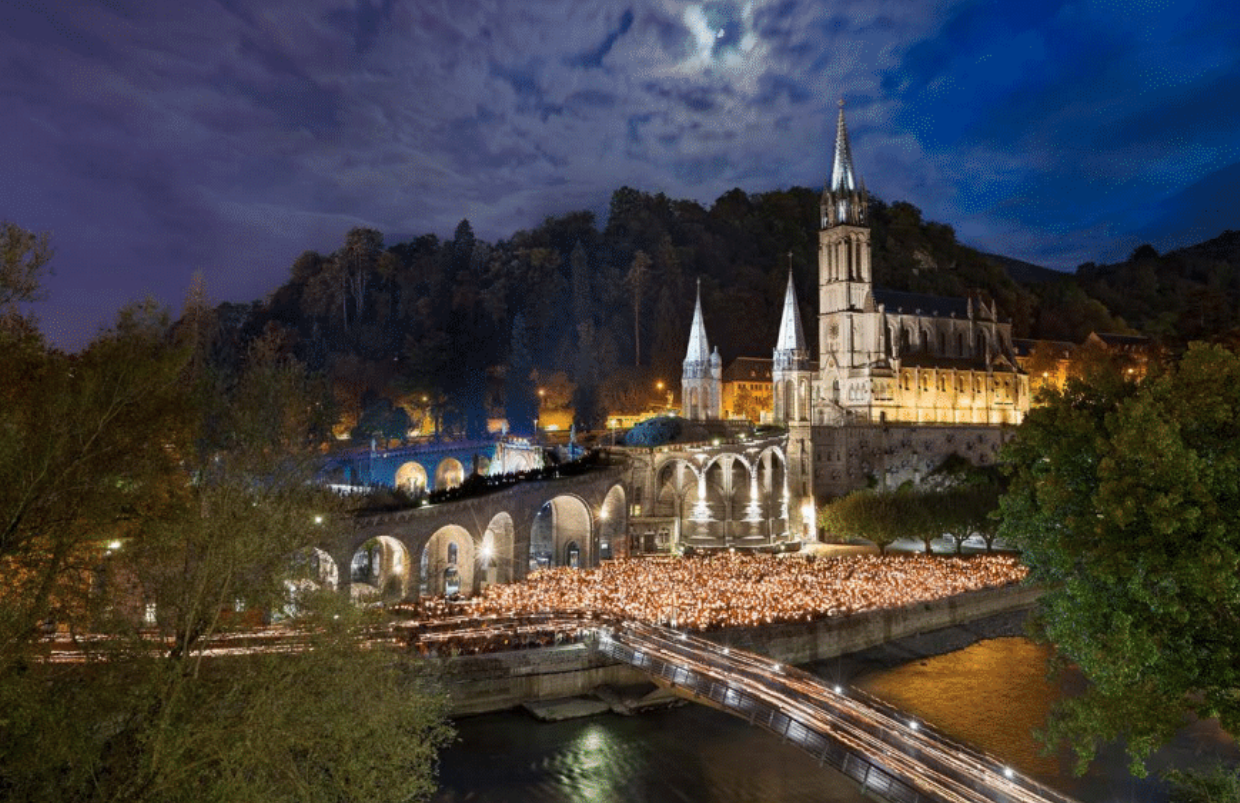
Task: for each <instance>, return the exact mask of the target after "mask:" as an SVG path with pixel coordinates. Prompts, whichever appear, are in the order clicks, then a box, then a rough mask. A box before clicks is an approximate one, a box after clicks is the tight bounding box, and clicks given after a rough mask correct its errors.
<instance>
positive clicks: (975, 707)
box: [434, 637, 1240, 803]
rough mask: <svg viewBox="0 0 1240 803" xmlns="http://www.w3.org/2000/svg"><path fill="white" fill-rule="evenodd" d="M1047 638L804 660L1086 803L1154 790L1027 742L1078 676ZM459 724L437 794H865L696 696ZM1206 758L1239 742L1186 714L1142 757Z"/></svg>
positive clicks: (1232, 757) (521, 800)
mask: <svg viewBox="0 0 1240 803" xmlns="http://www.w3.org/2000/svg"><path fill="white" fill-rule="evenodd" d="M1045 650H1046V648H1045V647H1042V646H1039V645H1037V644H1034V643H1033V642H1031V641H1029V640H1027V639H1024V638H1020V637H1007V638H995V639H988V640H985V641H980V642H978V643H976V644H973V645H971V646H968V647H965V648H964V649H959V650H955V651H953V652H948V653H945V654H943V655H937V656H933V657H926V658H914V659H912V660H906V661H903V662H901V663H898V664H895V665H885V666H884V665H881V664H882V663H883V662H882V661H879V662H878V664H879V665H877V666H875V665H874V662H870V663H867V662H865V661H860V662H858V661H856V660H850V659H843V660H841V661H834V662H824V663H823V664H821V665H817V666H813V667H810V669H811V671H814V672H816V673H817V674H819V675H821V676H823V677H825V678H827V679H829V680H832V681H836V680H844V681H847V682H848V683H850V684H852V685H855V686H859V687H861V688H863V689H865V690H866V691H868V692H870V693H871V694H874V695H876V696H878V697H881V698H883V699H885V700H887V701H889V702H891V703H893V704H895V705H897V706H899V707H901V708H903V709H904V710H906V711H908V712H909V713H910V714H913V715H914V716H917V717H919V718H921V719H923V720H924V721H926V722H929V723H932V724H934V725H936V726H937V727H938V728H939V729H940V730H943V731H945V732H946V733H947V734H948V735H950V736H953V737H955V738H957V739H960V740H963V741H967V742H970V743H972V744H974V745H978V746H980V747H982V748H983V749H985V750H987V751H988V752H990V753H993V754H995V755H997V756H999V757H1001V758H1003V759H1004V760H1006V761H1008V762H1011V763H1012V764H1013V765H1014V766H1015V767H1017V768H1019V769H1021V770H1023V771H1025V772H1027V773H1029V774H1031V775H1033V776H1035V777H1037V778H1038V779H1040V780H1042V781H1043V782H1045V783H1047V784H1048V785H1049V786H1053V787H1055V788H1057V789H1059V790H1061V791H1063V792H1066V793H1068V794H1069V795H1072V796H1073V797H1075V798H1077V799H1078V800H1081V801H1083V802H1084V803H1111V801H1154V802H1155V803H1159V802H1161V801H1165V800H1166V790H1165V788H1164V787H1163V785H1162V784H1161V782H1159V781H1158V780H1157V778H1156V777H1154V776H1155V775H1156V772H1153V773H1151V777H1149V778H1146V779H1142V780H1137V779H1133V778H1131V777H1130V776H1129V775H1128V772H1127V763H1126V760H1125V758H1124V755H1123V751H1122V750H1121V749H1119V748H1118V747H1115V746H1112V747H1111V748H1109V749H1106V750H1104V751H1103V753H1102V756H1101V758H1100V760H1099V761H1097V762H1095V764H1094V766H1093V767H1091V769H1090V771H1089V773H1087V774H1086V776H1085V777H1083V778H1077V777H1073V776H1072V774H1071V761H1070V759H1069V757H1068V756H1067V755H1064V756H1059V757H1049V758H1048V757H1045V756H1042V755H1040V754H1039V752H1038V746H1037V743H1036V741H1035V740H1034V737H1033V735H1032V730H1033V729H1034V728H1036V727H1039V726H1040V724H1041V723H1042V721H1043V720H1044V718H1045V716H1046V712H1047V711H1048V710H1049V708H1050V706H1051V704H1052V703H1053V702H1054V701H1055V700H1056V699H1058V698H1059V697H1060V696H1061V695H1063V694H1065V693H1069V692H1070V691H1071V687H1072V686H1073V685H1079V682H1080V681H1079V679H1072V678H1069V679H1067V681H1066V684H1067V686H1068V688H1060V687H1059V686H1056V685H1052V684H1050V683H1048V682H1047V681H1046V679H1045V670H1044V664H1045V658H1046V651H1045ZM889 663H890V662H889V661H888V664H889ZM457 730H458V733H459V739H458V741H457V743H456V744H454V745H453V746H451V747H450V748H448V749H447V750H445V751H444V753H443V756H442V760H441V767H440V783H441V789H440V792H439V793H438V794H437V795H436V797H435V798H434V800H435V801H436V803H463V801H470V802H471V803H501V802H502V803H559V802H560V801H564V803H569V802H570V801H572V802H573V803H576V802H577V801H588V802H589V803H611V801H616V802H617V803H618V802H619V801H647V802H648V803H664V801H666V802H667V803H672V802H673V801H675V802H676V803H684V802H685V801H695V802H696V801H701V802H702V803H741V802H742V801H745V802H746V803H748V802H749V801H764V802H765V803H794V801H795V802H796V803H801V802H802V801H804V802H805V803H808V802H809V801H830V802H832V803H834V802H835V801H838V802H839V803H853V801H856V803H860V802H861V801H862V800H865V798H863V797H862V796H861V794H860V792H859V790H858V789H857V788H856V787H855V786H853V784H852V783H851V782H850V781H849V780H847V779H845V778H844V777H843V776H841V775H839V774H838V773H836V772H834V771H832V770H831V769H829V768H820V767H819V766H818V764H817V762H816V761H815V760H814V759H812V758H810V757H809V756H808V755H806V754H805V753H802V752H801V751H800V750H798V749H796V748H794V747H792V746H790V745H786V744H781V743H780V741H779V739H778V738H776V737H775V736H772V735H771V734H769V733H767V732H766V731H763V730H761V729H759V728H754V727H750V726H749V725H748V724H747V723H745V722H743V721H742V720H739V719H736V718H735V717H732V716H729V715H727V714H724V713H722V712H719V711H715V710H713V709H709V708H705V707H703V706H696V705H686V706H682V707H679V708H674V709H669V710H664V711H657V712H651V713H647V714H642V715H640V716H633V717H622V716H616V715H613V714H603V715H600V716H597V717H591V718H588V719H579V720H572V721H568V722H559V723H540V722H537V721H535V720H534V719H532V718H531V717H529V716H527V715H525V714H524V713H504V714H493V715H486V716H480V717H472V718H468V719H463V720H460V721H459V722H458V723H457ZM1216 758H1221V759H1224V760H1226V761H1229V762H1232V763H1235V762H1240V749H1237V746H1236V743H1235V742H1234V741H1233V740H1232V739H1231V738H1230V737H1228V736H1227V735H1226V734H1225V733H1223V732H1222V731H1221V730H1220V729H1219V728H1218V726H1217V724H1216V723H1213V722H1193V723H1191V724H1186V726H1185V728H1184V729H1183V730H1182V731H1181V732H1180V734H1179V736H1178V737H1177V739H1176V741H1175V742H1174V743H1173V744H1172V745H1170V746H1169V747H1167V748H1164V749H1163V750H1162V751H1160V752H1159V753H1158V754H1157V755H1156V756H1155V757H1154V759H1153V760H1152V761H1151V762H1150V765H1151V768H1152V769H1154V770H1158V769H1162V768H1165V767H1168V766H1179V767H1186V766H1205V765H1208V764H1209V763H1211V762H1212V761H1213V760H1215V759H1216Z"/></svg>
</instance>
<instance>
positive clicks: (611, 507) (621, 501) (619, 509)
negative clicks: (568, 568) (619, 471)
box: [598, 484, 629, 560]
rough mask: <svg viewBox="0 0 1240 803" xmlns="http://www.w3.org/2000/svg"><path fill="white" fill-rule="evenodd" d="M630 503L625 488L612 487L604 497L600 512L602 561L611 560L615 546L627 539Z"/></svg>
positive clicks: (599, 539) (599, 554) (599, 527)
mask: <svg viewBox="0 0 1240 803" xmlns="http://www.w3.org/2000/svg"><path fill="white" fill-rule="evenodd" d="M628 510H629V508H628V501H627V497H626V495H625V492H624V486H623V485H620V484H616V485H613V486H611V488H610V489H609V490H608V491H607V495H606V496H604V497H603V504H602V505H600V506H599V512H598V547H599V548H598V556H599V559H600V560H606V559H610V558H611V555H612V549H613V545H614V544H616V543H617V542H618V541H620V540H621V539H623V538H624V537H625V533H626V532H628V529H629V527H628Z"/></svg>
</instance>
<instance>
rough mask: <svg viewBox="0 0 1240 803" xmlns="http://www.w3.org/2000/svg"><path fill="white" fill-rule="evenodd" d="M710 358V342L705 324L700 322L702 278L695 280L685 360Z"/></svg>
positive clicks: (699, 360)
mask: <svg viewBox="0 0 1240 803" xmlns="http://www.w3.org/2000/svg"><path fill="white" fill-rule="evenodd" d="M708 360H710V343H709V342H708V341H707V340H706V324H704V323H702V280H701V279H700V278H699V279H698V281H697V306H696V307H694V309H693V326H692V327H690V329H689V350H688V351H686V352H685V362H707V361H708Z"/></svg>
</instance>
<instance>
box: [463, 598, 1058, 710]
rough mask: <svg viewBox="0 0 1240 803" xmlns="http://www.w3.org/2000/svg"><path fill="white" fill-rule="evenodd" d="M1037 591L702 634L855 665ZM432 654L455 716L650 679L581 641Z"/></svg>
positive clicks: (956, 637) (972, 627)
mask: <svg viewBox="0 0 1240 803" xmlns="http://www.w3.org/2000/svg"><path fill="white" fill-rule="evenodd" d="M1039 593H1040V590H1039V589H1037V588H1034V587H1030V586H1007V587H1005V588H996V589H986V590H982V591H971V592H968V593H966V594H959V595H956V596H954V597H946V598H944V599H940V600H935V601H933V602H924V603H917V604H914V605H909V606H905V607H902V608H889V609H884V610H877V611H867V612H865V613H860V614H853V615H851V616H845V617H839V618H831V619H823V620H819V621H815V622H807V623H804V624H781V625H767V626H764V627H750V628H729V629H725V630H719V631H714V632H710V633H706V634H704V635H705V637H706V638H708V639H710V640H711V641H714V642H716V643H718V644H721V645H726V646H731V647H737V648H740V649H745V650H749V651H752V652H756V653H761V654H763V655H767V656H769V657H771V658H774V659H775V660H778V661H781V662H783V663H788V664H797V665H801V664H811V663H817V662H822V661H828V660H832V659H841V658H842V657H843V656H850V658H849V661H850V662H853V661H857V660H860V661H861V663H860V664H857V666H864V664H865V662H866V661H878V660H882V659H881V658H880V657H878V656H881V655H882V653H876V654H875V656H874V657H872V658H860V659H858V658H857V656H858V655H864V651H870V650H874V649H880V650H882V649H886V650H887V651H888V652H889V660H892V661H894V662H900V661H907V660H909V659H910V658H913V657H918V651H919V650H921V651H928V650H931V649H937V650H938V652H948V651H951V650H954V649H959V648H960V647H961V646H965V645H967V644H969V643H972V641H976V640H977V639H979V638H992V637H994V636H989V635H985V634H986V633H988V632H991V630H990V628H991V627H992V626H991V625H986V624H982V622H983V621H985V620H989V619H991V618H992V617H996V616H998V615H1011V616H1019V618H1020V619H1022V620H1023V614H1024V612H1025V611H1028V610H1029V608H1031V607H1032V606H1033V605H1034V603H1035V602H1036V601H1037V597H1038V594H1039ZM1015 621H1017V620H1015V619H1013V620H1012V622H1015ZM1012 622H1009V623H1007V624H995V625H994V626H993V627H995V628H1002V627H1007V628H1010V627H1013V626H1015V625H1014V624H1012ZM1022 632H1023V631H1022ZM970 639H971V640H970ZM953 645H954V646H953ZM924 654H938V653H937V652H924ZM439 661H440V663H441V665H442V668H443V672H444V677H445V679H446V681H447V684H448V691H449V696H450V699H451V707H450V710H451V715H452V716H454V717H460V716H466V715H472V714H483V713H490V712H495V711H504V710H507V709H510V708H516V707H518V706H520V705H523V704H525V703H539V702H546V701H551V700H558V699H562V698H571V697H583V696H586V695H593V693H594V692H595V690H596V689H598V688H599V687H604V686H606V687H612V688H621V687H629V686H640V685H641V684H643V683H647V682H648V681H649V678H648V676H647V675H646V674H645V673H643V672H641V671H639V670H637V669H635V668H634V667H631V666H628V665H627V664H618V663H615V662H614V661H612V660H610V659H608V658H605V657H603V656H600V655H599V654H597V653H596V652H594V651H592V650H591V649H590V648H588V647H587V646H586V645H584V644H569V645H563V646H558V647H547V648H542V649H530V650H518V651H513V652H503V653H491V654H486V655H471V656H461V657H456V658H445V659H439ZM850 665H852V664H851V663H850ZM840 666H841V667H842V666H843V663H841V664H840Z"/></svg>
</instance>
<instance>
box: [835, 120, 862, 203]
mask: <svg viewBox="0 0 1240 803" xmlns="http://www.w3.org/2000/svg"><path fill="white" fill-rule="evenodd" d="M831 189H832V190H833V191H834V192H852V191H854V190H856V189H857V176H856V173H855V171H854V170H853V163H852V148H850V147H849V146H848V126H847V125H846V124H845V123H844V101H842V100H841V101H840V117H839V121H838V122H837V123H836V125H835V161H834V162H833V163H832V165H831Z"/></svg>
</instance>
